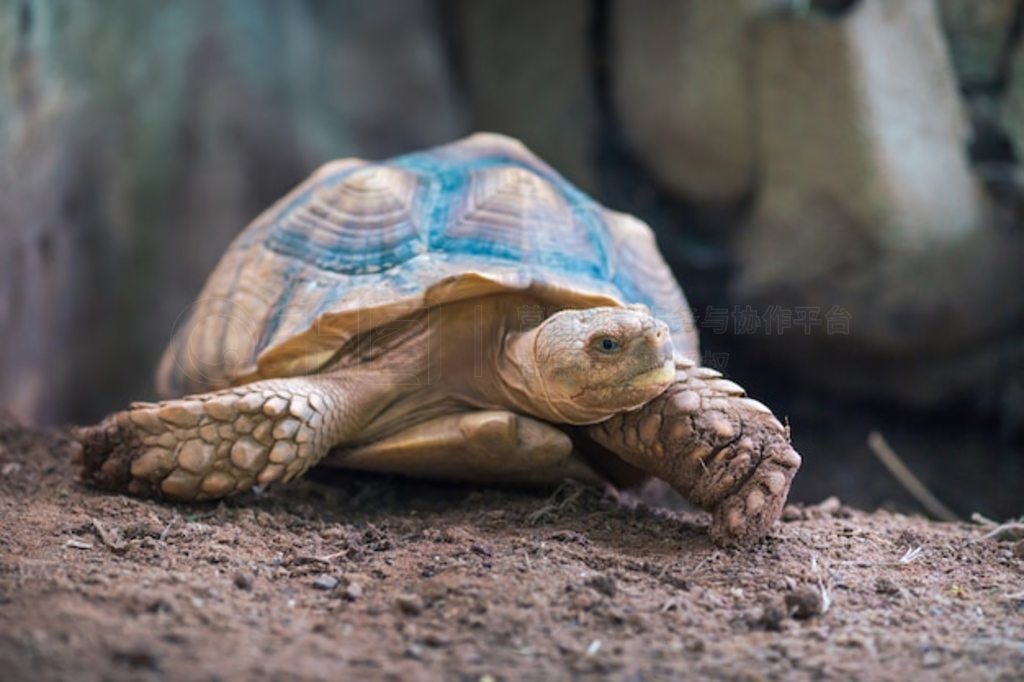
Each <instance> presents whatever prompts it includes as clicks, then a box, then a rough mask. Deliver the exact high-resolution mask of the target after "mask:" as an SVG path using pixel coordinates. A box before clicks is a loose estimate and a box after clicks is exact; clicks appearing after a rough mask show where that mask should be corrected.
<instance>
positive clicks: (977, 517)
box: [971, 512, 999, 526]
mask: <svg viewBox="0 0 1024 682" xmlns="http://www.w3.org/2000/svg"><path fill="white" fill-rule="evenodd" d="M971 521H972V522H974V523H977V524H978V525H981V526H998V525H999V524H998V523H997V522H995V521H993V520H992V519H990V518H989V517H987V516H985V515H984V514H980V513H978V512H974V513H973V514H971Z"/></svg>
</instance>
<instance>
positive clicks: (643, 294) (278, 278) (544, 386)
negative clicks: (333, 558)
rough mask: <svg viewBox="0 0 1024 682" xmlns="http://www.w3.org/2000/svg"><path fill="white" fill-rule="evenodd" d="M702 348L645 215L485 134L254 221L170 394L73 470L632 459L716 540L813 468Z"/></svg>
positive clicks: (221, 480)
mask: <svg viewBox="0 0 1024 682" xmlns="http://www.w3.org/2000/svg"><path fill="white" fill-rule="evenodd" d="M697 357H698V353H697V341H696V335H695V333H694V331H693V325H692V319H691V317H690V313H689V309H688V307H687V304H686V300H685V298H684V296H683V293H682V291H681V289H680V288H679V285H678V284H677V283H676V281H675V279H674V278H673V276H672V274H671V272H670V271H669V269H668V267H667V266H666V264H665V262H664V260H663V259H662V257H661V255H660V254H659V253H658V250H657V246H656V244H655V241H654V237H653V234H652V233H651V231H650V229H649V228H648V227H647V226H646V225H644V224H643V223H642V222H640V221H639V220H637V219H636V218H633V217H632V216H628V215H625V214H621V213H616V212H614V211H611V210H608V209H606V208H604V207H602V206H600V205H599V204H597V203H596V202H595V201H593V200H592V199H591V198H590V197H588V196H586V195H585V194H583V193H582V192H580V191H579V190H578V189H576V188H575V187H573V186H572V185H571V184H569V183H568V182H566V181H565V179H564V178H562V177H561V176H559V175H558V173H556V172H555V171H554V170H553V169H551V168H550V167H549V166H547V165H546V164H544V163H543V162H542V161H541V160H539V159H538V158H537V157H536V156H534V155H533V154H531V153H530V152H529V151H528V150H527V149H526V148H525V147H523V146H522V145H521V144H520V143H518V142H516V141H515V140H512V139H509V138H506V137H502V136H498V135H488V134H480V135H474V136H472V137H469V138H467V139H465V140H461V141H459V142H456V143H453V144H450V145H446V146H443V147H438V148H435V149H431V150H427V151H425V152H421V153H417V154H412V155H409V156H404V157H398V158H396V159H392V160H389V161H384V162H380V163H371V162H366V161H362V160H359V159H346V160H342V161H336V162H332V163H330V164H327V165H326V166H324V167H323V168H321V169H320V170H319V171H317V172H316V173H314V174H313V176H311V177H310V178H309V179H308V180H307V181H306V182H304V183H303V184H302V185H300V186H299V187H298V188H296V189H295V190H294V191H293V192H291V193H290V194H289V195H287V196H286V197H284V198H283V199H281V200H280V201H279V202H278V203H277V204H275V205H274V206H272V207H271V208H270V209H268V210H267V211H266V212H265V213H263V214H262V215H261V216H259V217H258V218H257V219H256V220H255V221H253V223H252V224H250V225H249V226H248V227H247V228H246V229H245V230H244V231H243V232H242V233H241V234H240V235H239V236H238V238H236V240H235V241H234V242H233V243H232V245H231V246H230V247H229V249H228V251H227V252H226V253H225V254H224V257H223V258H222V259H221V261H220V263H219V264H218V265H217V267H216V269H215V270H214V271H213V273H212V274H211V275H210V277H209V279H208V281H207V283H206V285H205V287H204V289H203V291H202V293H201V294H200V296H199V298H198V300H197V303H196V304H195V305H194V306H193V308H192V309H191V311H190V314H189V315H188V316H187V317H186V318H185V321H184V323H183V324H182V325H181V326H180V327H179V328H178V329H177V330H176V333H175V336H174V338H173V340H172V342H171V344H170V346H169V347H168V349H167V351H166V353H165V355H164V359H163V361H162V363H161V367H160V370H159V375H158V383H159V388H160V390H161V393H162V394H164V395H165V396H167V398H168V400H166V401H165V402H162V403H157V404H151V403H137V404H133V405H132V406H130V407H129V409H127V410H125V411H123V412H119V413H117V414H115V415H112V416H110V417H108V418H107V419H106V420H105V421H104V422H102V423H101V424H99V425H97V426H95V427H88V428H82V429H79V430H78V431H77V436H78V438H79V440H80V441H81V442H82V444H83V449H82V454H81V464H82V472H83V477H84V478H85V479H86V480H88V481H91V482H92V483H94V484H96V485H99V486H101V487H105V488H109V489H116V490H127V491H130V492H133V493H137V494H151V495H158V496H164V497H168V498H173V499H211V498H216V497H221V496H224V495H229V494H235V493H238V492H242V491H245V490H248V489H249V488H251V487H252V486H254V485H268V484H271V483H277V482H283V481H287V480H290V479H292V478H294V477H295V476H298V475H300V474H301V473H303V472H304V471H306V470H307V469H308V468H309V467H310V466H314V465H317V464H326V465H330V466H340V467H351V468H360V469H376V470H381V471H391V472H398V473H405V474H410V475H427V476H435V477H447V478H464V479H469V480H480V481H497V482H500V481H516V482H534V483H543V482H554V481H558V480H561V479H562V478H563V477H566V476H570V477H575V478H580V479H584V480H589V481H600V480H602V479H603V478H608V477H611V478H613V479H614V478H615V474H614V473H613V471H622V470H626V469H636V470H640V471H642V472H646V473H647V474H649V475H653V476H657V477H660V478H663V479H665V480H667V481H668V482H669V483H671V484H672V485H674V486H675V487H676V488H677V489H679V490H680V492H681V493H682V494H683V495H684V496H686V497H688V498H689V499H691V500H692V501H694V502H695V503H697V504H699V505H701V506H703V507H704V508H706V509H708V510H710V511H712V513H713V519H714V520H713V524H712V534H713V537H714V538H715V539H716V540H718V541H720V542H736V541H748V540H752V539H756V538H758V537H761V536H762V535H764V534H765V533H766V532H767V531H768V529H769V527H770V526H771V524H772V523H773V522H774V521H775V519H776V518H777V517H778V515H779V513H780V510H781V507H782V504H783V502H784V501H785V498H786V495H787V493H788V490H789V485H790V482H791V480H792V477H793V475H794V473H795V472H796V469H797V468H798V466H799V463H800V458H799V456H798V455H797V454H796V452H795V451H794V450H793V449H792V447H791V446H790V444H789V438H788V432H787V430H786V429H785V428H783V426H782V425H781V424H780V423H779V421H778V420H777V419H775V417H774V416H772V414H771V412H770V411H769V410H768V409H767V408H766V407H764V406H763V405H761V404H760V403H758V402H756V401H754V400H750V399H748V398H746V397H744V395H743V391H742V389H740V388H739V387H738V386H737V385H736V384H734V383H732V382H731V381H727V380H725V379H723V378H722V377H721V376H720V375H719V374H718V373H716V372H714V371H712V370H709V369H706V368H702V367H699V366H696V364H695V359H696V358H697ZM178 396H186V397H178ZM598 453H600V454H598ZM608 453H612V455H611V456H612V457H618V458H621V460H622V462H624V463H625V464H623V465H621V466H612V467H608V466H603V465H602V461H604V462H607V457H608V456H609V454H608ZM613 482H614V481H613Z"/></svg>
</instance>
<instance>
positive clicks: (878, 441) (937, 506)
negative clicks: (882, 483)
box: [868, 431, 960, 521]
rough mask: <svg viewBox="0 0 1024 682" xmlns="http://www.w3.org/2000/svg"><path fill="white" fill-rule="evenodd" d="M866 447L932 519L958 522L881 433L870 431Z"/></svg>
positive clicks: (957, 518) (955, 516) (953, 514)
mask: <svg viewBox="0 0 1024 682" xmlns="http://www.w3.org/2000/svg"><path fill="white" fill-rule="evenodd" d="M868 447H869V448H871V452H873V453H875V456H876V457H878V459H879V461H881V462H882V464H883V465H884V466H885V468H886V469H888V470H889V473H890V474H892V475H893V476H894V477H895V478H896V480H897V481H899V482H900V484H901V485H902V486H903V487H904V488H905V489H906V491H907V492H908V493H910V494H911V495H913V496H914V499H915V500H917V501H918V503H919V504H920V505H921V506H922V507H924V508H925V511H927V512H928V513H929V514H931V516H932V517H933V518H936V519H938V520H939V521H959V520H960V517H958V516H957V515H956V514H955V513H954V512H953V510H951V509H950V508H949V507H947V506H946V505H944V504H943V503H942V502H941V501H940V500H939V498H937V497H935V495H934V494H932V491H930V490H928V488H927V487H926V486H925V485H924V483H922V482H921V480H920V479H919V478H918V477H917V476H915V475H914V473H913V472H912V471H911V470H910V469H908V468H907V465H906V464H904V463H903V460H902V459H900V456H899V455H897V454H896V451H895V450H893V449H892V448H891V447H890V446H889V444H888V443H887V442H886V441H885V438H884V437H882V434H881V433H879V432H878V431H872V432H871V433H870V434H868Z"/></svg>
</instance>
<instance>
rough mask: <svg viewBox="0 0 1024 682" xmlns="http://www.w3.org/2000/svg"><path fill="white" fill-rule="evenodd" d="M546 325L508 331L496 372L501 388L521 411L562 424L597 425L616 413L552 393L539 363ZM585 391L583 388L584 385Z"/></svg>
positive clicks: (496, 365)
mask: <svg viewBox="0 0 1024 682" xmlns="http://www.w3.org/2000/svg"><path fill="white" fill-rule="evenodd" d="M543 327H544V323H542V324H540V325H539V326H537V327H535V328H533V329H530V330H527V331H523V332H508V333H507V334H506V335H505V338H504V343H503V344H501V347H500V349H499V352H498V357H497V361H496V363H495V368H496V374H497V376H498V377H500V379H501V381H500V382H499V383H498V386H497V387H498V389H499V390H503V391H504V392H505V395H506V397H507V398H506V399H507V400H508V401H509V402H510V403H511V404H514V405H516V406H517V410H518V411H522V412H524V413H526V414H532V415H534V416H536V417H540V418H541V419H545V420H547V421H552V422H556V423H560V424H575V425H578V426H582V425H584V424H596V423H598V422H601V421H604V420H605V419H608V418H609V417H611V416H612V414H614V412H613V411H612V410H603V409H595V408H586V407H582V406H580V405H577V404H575V403H574V402H572V401H571V400H570V399H569V397H568V396H564V395H560V394H558V393H553V392H552V391H551V385H550V382H548V381H546V380H545V379H544V377H543V376H542V374H541V371H540V368H539V367H538V366H537V337H538V335H539V334H540V332H541V330H542V329H543ZM581 390H582V387H581Z"/></svg>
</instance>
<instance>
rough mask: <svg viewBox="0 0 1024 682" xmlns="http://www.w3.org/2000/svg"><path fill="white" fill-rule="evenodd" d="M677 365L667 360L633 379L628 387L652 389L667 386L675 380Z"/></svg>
mask: <svg viewBox="0 0 1024 682" xmlns="http://www.w3.org/2000/svg"><path fill="white" fill-rule="evenodd" d="M675 375H676V364H675V362H674V361H673V360H665V361H664V362H662V363H661V364H659V365H655V366H654V367H652V368H651V369H648V370H645V371H643V372H641V373H640V374H638V375H636V376H635V377H633V378H632V379H631V380H630V381H629V383H628V384H627V386H628V387H629V388H633V389H644V388H650V387H652V386H656V385H667V384H668V383H669V382H671V381H672V379H673V378H675Z"/></svg>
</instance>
